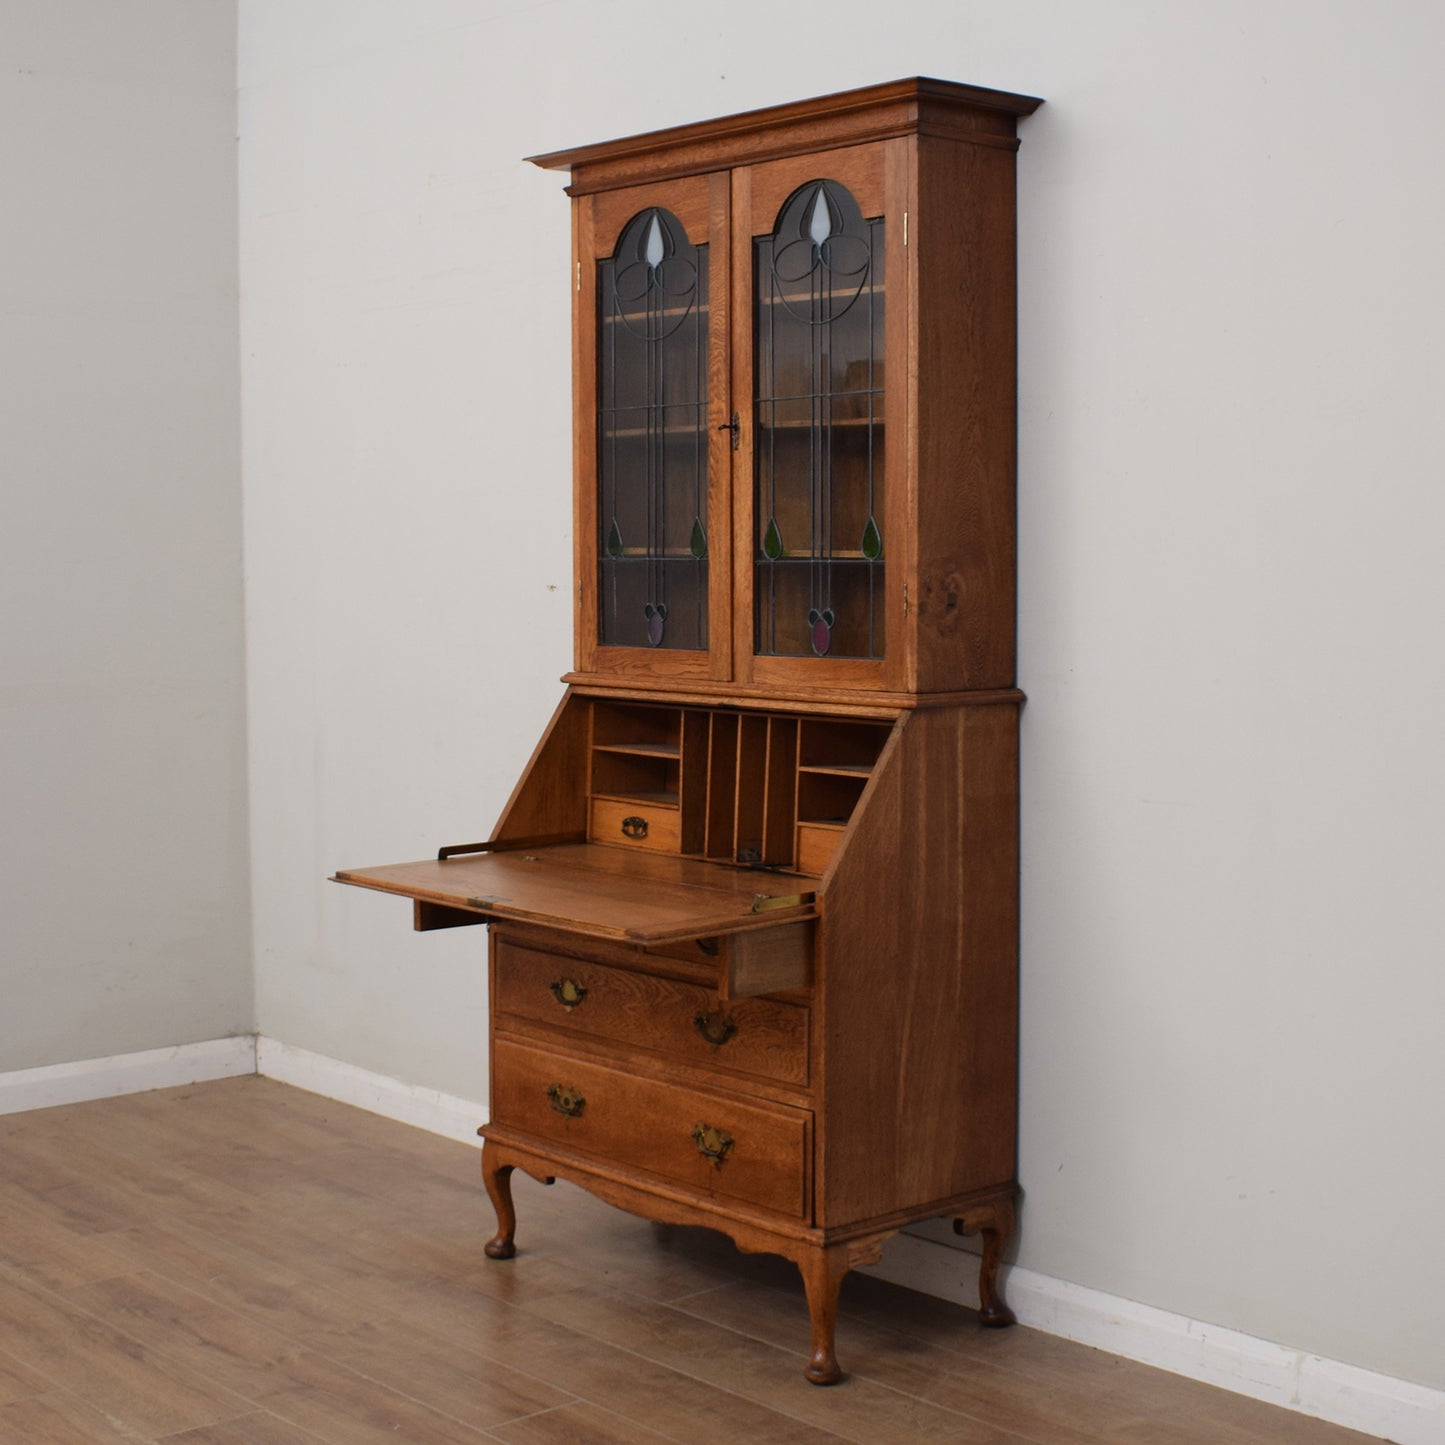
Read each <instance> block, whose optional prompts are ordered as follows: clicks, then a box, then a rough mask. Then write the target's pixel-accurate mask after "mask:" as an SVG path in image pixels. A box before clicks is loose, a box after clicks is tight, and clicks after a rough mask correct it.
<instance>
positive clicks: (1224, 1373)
mask: <svg viewBox="0 0 1445 1445" xmlns="http://www.w3.org/2000/svg"><path fill="white" fill-rule="evenodd" d="M864 1272H865V1273H867V1274H871V1275H875V1276H877V1277H878V1278H879V1279H886V1280H889V1281H891V1282H892V1283H894V1284H900V1285H903V1286H905V1287H906V1288H908V1289H916V1290H919V1291H920V1292H921V1293H924V1294H931V1295H935V1296H937V1297H938V1298H940V1299H946V1300H950V1301H952V1302H953V1303H955V1304H963V1305H967V1306H968V1307H969V1308H975V1309H976V1308H977V1307H978V1257H977V1255H975V1254H971V1253H968V1252H967V1251H965V1250H961V1249H954V1248H951V1247H950V1246H949V1245H946V1244H940V1243H938V1242H937V1241H935V1240H931V1239H920V1238H917V1237H915V1236H913V1235H909V1234H900V1235H898V1236H896V1237H895V1238H894V1239H891V1240H889V1242H888V1244H887V1246H886V1247H885V1249H884V1252H883V1258H882V1259H881V1260H880V1261H879V1262H878V1263H877V1264H876V1265H872V1266H869V1267H867V1268H866V1269H865V1271H864ZM1002 1278H1003V1282H1004V1288H1005V1294H1006V1296H1007V1299H1008V1302H1009V1305H1010V1306H1011V1307H1012V1309H1013V1311H1014V1313H1015V1314H1016V1315H1017V1316H1018V1319H1019V1323H1020V1324H1023V1325H1028V1326H1029V1327H1030V1328H1032V1329H1036V1330H1042V1331H1043V1332H1044V1333H1045V1334H1050V1335H1059V1336H1061V1337H1062V1338H1063V1339H1066V1340H1074V1341H1077V1342H1078V1343H1079V1344H1083V1345H1092V1346H1093V1347H1094V1348H1095V1349H1099V1350H1107V1351H1108V1352H1109V1353H1110V1354H1115V1355H1123V1356H1124V1357H1125V1358H1126V1359H1130V1360H1137V1361H1139V1362H1140V1363H1141V1364H1145V1365H1154V1366H1156V1367H1157V1368H1159V1369H1161V1370H1169V1371H1171V1372H1172V1373H1174V1374H1176V1375H1185V1376H1187V1377H1188V1378H1189V1379H1191V1380H1199V1381H1202V1382H1203V1383H1204V1384H1207V1385H1217V1386H1218V1387H1219V1388H1220V1389H1223V1390H1232V1391H1234V1392H1235V1393H1236V1394H1239V1395H1249V1396H1251V1397H1252V1398H1254V1399H1256V1400H1262V1401H1264V1402H1265V1403H1267V1404H1270V1405H1281V1406H1283V1407H1284V1408H1286V1409H1289V1410H1297V1411H1299V1412H1300V1413H1302V1414H1305V1415H1313V1416H1315V1417H1316V1418H1318V1419H1321V1420H1328V1421H1330V1422H1331V1423H1332V1424H1335V1425H1344V1426H1346V1427H1348V1428H1349V1429H1352V1430H1359V1431H1361V1432H1363V1433H1364V1434H1366V1435H1376V1436H1380V1437H1382V1438H1384V1439H1387V1440H1390V1441H1394V1442H1396V1445H1445V1390H1435V1389H1431V1388H1429V1387H1427V1386H1424V1385H1416V1384H1412V1383H1410V1382H1409V1381H1408V1380H1397V1379H1395V1378H1393V1377H1392V1376H1390V1375H1382V1374H1379V1373H1377V1372H1376V1371H1373V1370H1364V1369H1361V1368H1359V1367H1358V1366H1356V1365H1347V1364H1344V1363H1342V1362H1341V1361H1339V1360H1327V1359H1324V1358H1323V1357H1322V1356H1319V1355H1310V1354H1305V1353H1303V1352H1302V1351H1299V1350H1291V1349H1288V1348H1286V1347H1285V1346H1283V1345H1276V1344H1272V1343H1271V1342H1269V1341H1268V1340H1260V1339H1256V1338H1255V1337H1254V1336H1253V1335H1245V1334H1240V1333H1239V1332H1238V1331H1236V1330H1227V1329H1224V1328H1222V1327H1221V1326H1218V1325H1209V1324H1204V1323H1202V1322H1200V1321H1199V1320H1191V1319H1189V1318H1187V1317H1186V1316H1184V1315H1177V1314H1171V1313H1170V1312H1169V1311H1167V1310H1160V1309H1155V1308H1153V1307H1152V1306H1151V1305H1142V1304H1136V1303H1135V1302H1134V1301H1133V1300H1126V1299H1121V1298H1120V1297H1119V1296H1117V1295H1111V1294H1104V1293H1102V1292H1101V1291H1099V1290H1092V1289H1085V1288H1084V1287H1083V1286H1082V1285H1076V1284H1070V1283H1068V1282H1067V1281H1066V1280H1060V1279H1053V1278H1051V1277H1050V1276H1048V1275H1044V1274H1035V1273H1034V1272H1033V1271H1032V1270H1027V1269H1019V1268H1017V1267H1014V1268H1011V1269H1010V1268H1006V1269H1005V1270H1004V1271H1003V1272H1002Z"/></svg>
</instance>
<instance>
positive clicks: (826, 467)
mask: <svg viewBox="0 0 1445 1445" xmlns="http://www.w3.org/2000/svg"><path fill="white" fill-rule="evenodd" d="M908 155H909V152H908V142H906V141H882V142H878V143H875V144H871V145H864V146H854V147H845V148H841V149H837V150H831V151H823V152H820V153H818V154H813V155H805V156H797V157H790V158H788V159H785V160H778V161H773V162H769V163H765V164H760V165H756V166H749V167H744V168H740V169H738V170H737V171H735V172H734V173H733V275H734V282H733V315H734V325H733V333H734V341H733V348H732V367H733V373H732V376H733V393H734V395H735V396H736V397H737V398H739V399H746V401H745V406H746V415H745V417H744V419H743V421H744V424H743V426H742V434H741V438H740V443H741V444H740V446H739V448H738V451H737V453H736V455H735V457H734V470H733V496H734V540H735V548H736V552H735V577H736V583H735V597H736V603H737V609H736V613H735V620H734V652H735V656H736V658H737V661H738V667H737V673H738V676H739V678H740V679H741V680H743V681H746V682H753V683H762V684H766V685H771V686H778V687H785V688H786V687H864V688H867V687H873V688H877V687H894V688H896V687H903V686H905V685H906V682H907V677H908V664H907V659H906V657H905V651H906V647H905V615H904V596H905V593H904V585H905V578H906V569H907V563H908V553H909V550H910V548H909V541H908V537H909V531H910V528H909V514H908V510H907V501H908V497H907V490H908V489H907V486H906V476H907V462H908V456H907V446H906V440H905V439H906V426H907V406H908V396H907V385H906V383H907V373H908V367H907V365H906V361H905V359H906V356H907V348H908V304H907V298H908V270H907V252H906V248H905V232H904V215H905V212H906V209H907V194H908Z"/></svg>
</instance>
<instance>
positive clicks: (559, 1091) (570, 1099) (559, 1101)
mask: <svg viewBox="0 0 1445 1445" xmlns="http://www.w3.org/2000/svg"><path fill="white" fill-rule="evenodd" d="M547 1102H548V1103H549V1104H551V1106H552V1107H553V1108H554V1109H555V1110H556V1111H557V1112H558V1113H559V1114H565V1115H566V1116H567V1117H568V1118H569V1119H575V1118H576V1117H577V1116H578V1115H579V1114H580V1113H581V1112H582V1110H583V1109H584V1108H586V1106H587V1100H586V1099H584V1098H583V1097H582V1091H581V1090H580V1089H574V1088H573V1087H572V1086H571V1085H570V1084H549V1085H548V1086H547Z"/></svg>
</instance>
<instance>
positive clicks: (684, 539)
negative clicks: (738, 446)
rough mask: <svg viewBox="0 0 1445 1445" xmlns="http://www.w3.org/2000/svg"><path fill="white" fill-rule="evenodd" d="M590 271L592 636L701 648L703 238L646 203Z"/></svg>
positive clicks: (626, 643)
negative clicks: (593, 338) (696, 241)
mask: <svg viewBox="0 0 1445 1445" xmlns="http://www.w3.org/2000/svg"><path fill="white" fill-rule="evenodd" d="M597 271H598V274H597V352H598V355H597V399H598V406H597V488H598V504H599V505H598V539H597V540H598V574H599V575H598V581H599V584H600V585H599V606H598V632H599V640H600V641H601V642H602V643H603V644H605V645H607V646H614V647H661V648H679V649H688V650H699V651H701V650H705V649H706V648H707V645H708V632H707V569H708V559H707V554H708V548H707V531H706V518H707V470H708V442H709V436H708V427H707V349H708V293H707V246H706V245H702V246H694V245H692V244H691V243H690V242H689V241H688V239H687V233H686V232H685V231H684V230H683V227H682V224H681V222H679V221H678V219H677V217H676V216H674V215H672V213H671V212H669V211H665V210H662V209H659V208H654V209H651V210H647V211H643V212H641V213H640V214H638V215H637V216H634V217H633V218H632V220H631V221H629V222H628V224H627V225H626V226H625V227H624V228H623V231H622V235H621V237H620V238H619V240H618V242H617V249H616V251H615V252H614V253H613V254H612V255H611V256H610V257H608V258H607V259H605V260H603V261H601V262H599V264H598V268H597Z"/></svg>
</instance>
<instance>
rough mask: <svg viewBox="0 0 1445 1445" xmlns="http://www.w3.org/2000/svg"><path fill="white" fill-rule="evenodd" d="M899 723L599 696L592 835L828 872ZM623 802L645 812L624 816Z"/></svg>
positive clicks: (593, 725) (750, 864)
mask: <svg viewBox="0 0 1445 1445" xmlns="http://www.w3.org/2000/svg"><path fill="white" fill-rule="evenodd" d="M891 726H892V724H891V723H886V722H871V721H862V720H854V719H846V718H827V717H811V716H805V717H799V716H797V715H794V714H778V713H767V712H755V711H751V710H747V709H737V708H707V707H669V706H667V705H665V704H658V703H641V702H639V703H624V702H614V701H611V700H605V701H604V700H601V699H598V700H596V701H594V702H593V703H592V704H591V719H590V747H589V759H590V760H589V777H590V785H589V796H590V797H591V799H592V804H593V806H592V808H591V809H590V812H589V819H590V822H589V837H590V838H591V839H592V841H594V842H599V843H609V844H613V845H616V846H619V847H640V848H647V849H652V850H654V851H670V852H676V853H678V854H680V855H682V856H684V857H695V858H702V859H707V860H710V861H713V862H720V863H730V864H733V865H735V866H738V867H746V868H762V869H780V870H788V871H799V872H806V873H819V872H822V871H823V869H825V868H826V866H827V863H828V861H829V859H830V858H831V857H832V854H833V851H834V850H835V849H836V847H837V846H838V843H839V842H840V841H841V839H842V836H843V832H844V830H845V829H846V827H847V825H848V822H849V820H850V819H851V817H852V815H853V813H854V811H855V810H856V809H857V806H858V804H859V801H860V800H861V798H862V796H863V792H864V789H865V788H866V787H867V784H868V780H869V777H870V776H871V774H872V771H873V765H874V763H875V762H876V760H877V757H878V754H879V753H880V752H881V750H882V747H883V744H884V742H885V741H886V740H887V738H888V735H889V731H890V729H891ZM599 805H600V806H599ZM623 805H625V806H626V807H627V808H629V809H633V808H635V809H636V812H637V816H636V817H633V816H631V814H630V813H629V814H628V815H627V816H626V817H623V816H621V815H620V813H619V808H620V807H622V806H623ZM651 813H657V814H660V816H651ZM669 820H670V821H669ZM644 824H645V826H643V825H644Z"/></svg>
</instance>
